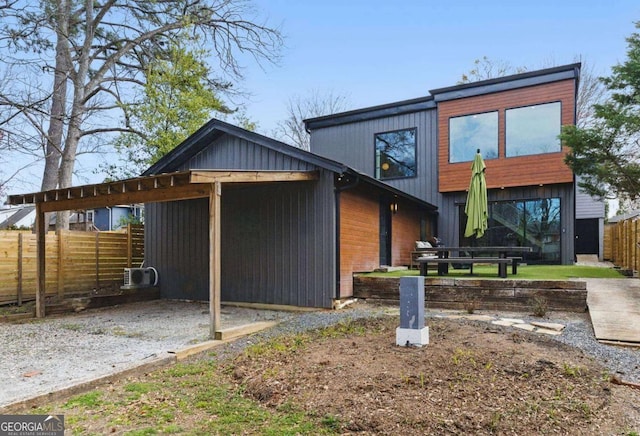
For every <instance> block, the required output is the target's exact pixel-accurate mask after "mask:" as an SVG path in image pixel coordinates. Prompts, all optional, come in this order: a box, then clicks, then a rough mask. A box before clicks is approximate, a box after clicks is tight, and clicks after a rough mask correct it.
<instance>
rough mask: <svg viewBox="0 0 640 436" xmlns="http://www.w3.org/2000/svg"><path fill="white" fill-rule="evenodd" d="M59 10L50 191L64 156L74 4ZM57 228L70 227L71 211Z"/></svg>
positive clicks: (45, 179)
mask: <svg viewBox="0 0 640 436" xmlns="http://www.w3.org/2000/svg"><path fill="white" fill-rule="evenodd" d="M56 7H57V19H56V23H57V28H56V61H55V71H54V79H53V93H52V95H51V114H50V116H49V129H48V131H47V138H46V139H47V145H46V150H45V165H44V173H43V175H42V185H41V190H42V191H48V190H51V189H55V188H57V187H58V173H59V170H60V157H61V156H62V136H63V133H64V120H65V118H66V100H67V77H68V74H69V68H70V66H69V65H68V63H67V56H68V52H69V43H68V35H69V16H70V14H71V5H70V2H69V1H68V0H58V1H57V2H56ZM50 215H51V214H45V228H47V227H48V226H49V219H50ZM56 228H57V229H68V228H69V213H68V212H58V213H57V216H56Z"/></svg>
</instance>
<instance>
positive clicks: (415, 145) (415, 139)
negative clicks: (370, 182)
mask: <svg viewBox="0 0 640 436" xmlns="http://www.w3.org/2000/svg"><path fill="white" fill-rule="evenodd" d="M403 131H413V159H414V168H413V175H410V176H395V177H383V176H382V172H381V170H382V168H380V167H379V166H378V145H377V141H378V135H385V134H389V133H396V132H403ZM373 177H374V178H375V179H376V180H402V179H414V178H416V177H418V127H416V126H414V127H407V128H402V129H394V130H387V131H383V132H377V133H374V134H373Z"/></svg>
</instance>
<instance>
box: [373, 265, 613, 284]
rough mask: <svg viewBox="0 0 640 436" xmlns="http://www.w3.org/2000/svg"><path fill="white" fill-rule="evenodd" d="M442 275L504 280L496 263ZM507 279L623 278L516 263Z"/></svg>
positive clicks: (590, 269)
mask: <svg viewBox="0 0 640 436" xmlns="http://www.w3.org/2000/svg"><path fill="white" fill-rule="evenodd" d="M418 274H419V272H418V271H417V270H410V271H394V272H389V273H377V272H374V273H365V274H362V275H365V276H369V277H402V276H408V275H418ZM429 277H438V274H437V273H436V271H435V270H429ZM443 277H452V278H460V279H462V278H483V279H485V278H486V279H496V280H504V279H500V278H499V277H498V266H497V265H474V267H473V275H469V270H468V269H453V268H451V267H450V268H449V275H447V276H443ZM507 278H508V279H521V280H570V279H577V278H583V279H587V278H599V279H620V278H624V276H623V275H622V274H620V273H619V272H618V271H617V270H615V269H613V268H603V267H597V266H578V265H518V274H517V275H515V276H514V275H511V266H508V267H507Z"/></svg>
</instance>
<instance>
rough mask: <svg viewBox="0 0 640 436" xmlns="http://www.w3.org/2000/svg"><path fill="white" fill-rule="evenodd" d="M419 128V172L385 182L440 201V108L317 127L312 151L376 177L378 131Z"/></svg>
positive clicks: (425, 198)
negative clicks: (376, 135)
mask: <svg viewBox="0 0 640 436" xmlns="http://www.w3.org/2000/svg"><path fill="white" fill-rule="evenodd" d="M414 127H415V128H416V129H417V130H416V131H417V139H416V141H417V144H416V147H417V151H416V160H417V166H418V175H417V177H414V178H409V179H399V180H389V181H385V183H387V184H389V185H391V186H393V187H395V188H397V189H400V190H402V191H404V192H406V193H408V194H410V195H413V196H415V197H417V198H420V199H422V200H424V201H427V202H429V203H432V204H438V202H439V194H438V192H437V191H438V173H437V171H438V155H437V153H438V147H437V136H436V133H437V112H436V110H435V109H433V110H425V111H420V112H414V113H410V114H405V115H398V116H393V117H388V118H379V119H374V120H367V121H363V122H359V123H351V124H341V125H337V126H331V127H326V128H321V129H317V130H314V131H313V133H312V135H311V151H312V152H313V153H317V154H319V155H321V156H324V157H327V158H329V159H333V160H336V161H338V162H342V163H344V164H346V165H348V166H349V167H351V168H354V169H356V170H358V171H360V172H363V173H364V174H367V175H369V176H371V177H374V157H375V151H374V135H375V134H376V133H381V132H389V131H392V130H400V129H410V128H414Z"/></svg>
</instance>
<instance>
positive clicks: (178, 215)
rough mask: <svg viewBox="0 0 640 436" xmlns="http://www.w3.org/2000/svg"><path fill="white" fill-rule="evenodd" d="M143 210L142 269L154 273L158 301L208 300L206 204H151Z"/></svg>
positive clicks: (177, 202) (182, 202) (175, 202)
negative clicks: (145, 254)
mask: <svg viewBox="0 0 640 436" xmlns="http://www.w3.org/2000/svg"><path fill="white" fill-rule="evenodd" d="M145 207H146V208H148V209H146V213H145V215H146V218H145V225H146V232H145V243H146V246H147V257H146V259H145V264H146V266H152V267H154V268H156V269H157V270H158V276H159V282H158V284H159V287H160V295H161V296H162V298H170V299H184V300H203V301H206V300H208V299H209V236H208V235H209V202H208V199H207V198H199V199H196V200H183V201H172V202H167V203H152V204H149V205H146V206H145Z"/></svg>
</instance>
